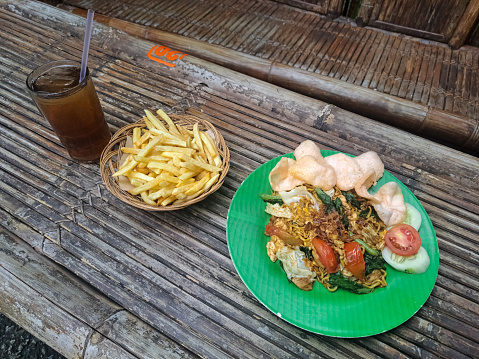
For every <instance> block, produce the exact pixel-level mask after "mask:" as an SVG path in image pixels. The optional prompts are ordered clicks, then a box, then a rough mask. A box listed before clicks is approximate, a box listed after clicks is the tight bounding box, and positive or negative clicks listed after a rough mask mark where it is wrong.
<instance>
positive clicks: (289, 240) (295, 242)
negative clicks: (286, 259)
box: [264, 224, 304, 246]
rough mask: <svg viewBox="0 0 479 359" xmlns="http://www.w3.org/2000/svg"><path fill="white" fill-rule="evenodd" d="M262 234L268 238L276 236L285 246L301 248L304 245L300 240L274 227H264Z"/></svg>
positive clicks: (270, 225)
mask: <svg viewBox="0 0 479 359" xmlns="http://www.w3.org/2000/svg"><path fill="white" fill-rule="evenodd" d="M264 234H266V235H267V236H268V237H271V236H273V235H275V236H278V237H279V239H281V240H283V242H284V243H285V244H288V245H290V246H302V245H303V244H304V242H303V240H302V239H301V238H298V237H296V236H293V235H292V234H290V233H288V232H287V231H285V230H284V229H281V228H279V227H276V226H274V225H272V224H267V225H266V230H265V231H264Z"/></svg>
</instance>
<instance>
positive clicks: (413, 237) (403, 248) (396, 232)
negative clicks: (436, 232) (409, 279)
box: [384, 223, 421, 257]
mask: <svg viewBox="0 0 479 359" xmlns="http://www.w3.org/2000/svg"><path fill="white" fill-rule="evenodd" d="M384 240H385V241H386V245H387V246H388V247H389V249H390V250H391V251H392V252H393V253H396V254H399V255H400V256H405V257H407V256H412V255H413V254H416V253H417V252H418V251H419V248H421V236H420V235H419V233H418V231H416V229H415V228H414V227H412V226H410V225H409V224H404V223H403V224H398V225H397V226H394V227H393V228H391V229H390V230H389V231H387V232H386V236H385V237H384Z"/></svg>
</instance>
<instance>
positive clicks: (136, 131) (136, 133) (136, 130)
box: [132, 127, 141, 143]
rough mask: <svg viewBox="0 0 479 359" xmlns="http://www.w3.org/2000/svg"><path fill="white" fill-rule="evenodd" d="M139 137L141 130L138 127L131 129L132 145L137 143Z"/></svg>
mask: <svg viewBox="0 0 479 359" xmlns="http://www.w3.org/2000/svg"><path fill="white" fill-rule="evenodd" d="M140 137H141V128H140V127H135V128H134V129H133V136H132V140H133V143H134V142H136V141H138V140H139V139H140Z"/></svg>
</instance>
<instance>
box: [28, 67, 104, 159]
mask: <svg viewBox="0 0 479 359" xmlns="http://www.w3.org/2000/svg"><path fill="white" fill-rule="evenodd" d="M27 87H28V90H29V92H30V95H31V97H32V99H33V100H34V101H35V103H36V105H37V107H38V109H39V110H40V112H41V113H42V115H43V117H45V119H46V120H47V121H48V122H49V123H50V125H51V126H52V128H53V130H54V131H55V133H56V135H57V136H58V138H59V139H60V141H61V143H62V144H63V145H64V146H65V148H66V149H67V151H68V154H69V155H70V157H71V158H73V159H75V160H77V161H79V162H96V161H98V160H99V159H100V155H101V153H102V151H103V148H104V147H105V146H106V145H107V144H108V142H109V140H110V138H111V133H110V130H109V128H108V125H107V123H106V121H105V116H104V115H103V110H102V108H101V105H100V101H99V99H98V95H97V93H96V91H95V87H94V86H93V81H92V78H91V76H90V71H89V70H88V69H87V72H86V76H85V78H84V79H83V81H82V82H80V63H78V62H76V61H71V60H60V61H53V62H49V63H47V64H44V65H41V66H39V67H38V68H37V69H35V70H33V71H32V73H31V74H30V75H29V76H28V77H27Z"/></svg>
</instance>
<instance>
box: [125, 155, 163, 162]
mask: <svg viewBox="0 0 479 359" xmlns="http://www.w3.org/2000/svg"><path fill="white" fill-rule="evenodd" d="M133 159H134V160H135V161H136V162H146V163H149V162H168V161H169V160H170V158H168V157H163V156H133Z"/></svg>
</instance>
